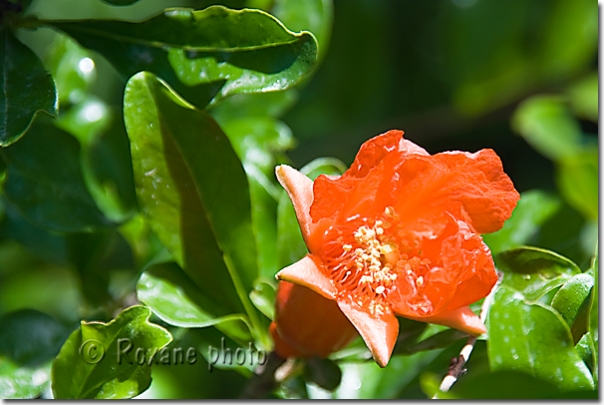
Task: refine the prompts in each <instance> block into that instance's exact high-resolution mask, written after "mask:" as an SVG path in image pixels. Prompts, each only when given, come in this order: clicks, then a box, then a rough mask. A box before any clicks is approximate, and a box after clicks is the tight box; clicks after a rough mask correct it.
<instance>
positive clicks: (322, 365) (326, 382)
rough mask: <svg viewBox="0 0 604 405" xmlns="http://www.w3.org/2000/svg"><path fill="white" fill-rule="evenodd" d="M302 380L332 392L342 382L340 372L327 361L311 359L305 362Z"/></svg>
mask: <svg viewBox="0 0 604 405" xmlns="http://www.w3.org/2000/svg"><path fill="white" fill-rule="evenodd" d="M304 379H305V380H306V381H309V382H313V383H315V384H317V385H318V386H319V387H321V388H324V389H326V390H328V391H333V390H335V389H336V388H337V387H338V385H340V382H341V381H342V370H340V367H339V366H338V365H337V364H336V363H334V362H333V361H331V360H329V359H321V358H318V357H311V358H309V359H307V360H306V361H305V367H304Z"/></svg>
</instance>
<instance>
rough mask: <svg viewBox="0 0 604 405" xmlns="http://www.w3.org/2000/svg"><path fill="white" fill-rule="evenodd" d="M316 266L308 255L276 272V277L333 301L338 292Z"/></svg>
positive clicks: (314, 261)
mask: <svg viewBox="0 0 604 405" xmlns="http://www.w3.org/2000/svg"><path fill="white" fill-rule="evenodd" d="M318 266H319V265H318V264H317V260H316V259H314V258H313V257H312V255H310V254H309V255H306V256H304V257H303V258H302V259H300V260H298V261H297V262H295V263H294V264H292V265H290V266H287V267H286V268H284V269H283V270H281V271H280V272H278V273H277V276H276V277H277V279H278V280H284V281H289V282H291V283H294V284H298V285H302V286H305V287H307V288H310V289H311V290H313V291H314V292H316V293H317V294H320V295H322V296H323V297H325V298H327V299H330V300H334V299H335V298H336V294H337V292H338V291H337V289H336V287H335V286H334V285H333V283H332V282H331V280H330V279H329V278H328V277H327V276H326V275H325V274H323V272H322V271H321V270H320V269H319V267H318Z"/></svg>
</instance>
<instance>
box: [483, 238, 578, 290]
mask: <svg viewBox="0 0 604 405" xmlns="http://www.w3.org/2000/svg"><path fill="white" fill-rule="evenodd" d="M495 263H496V265H497V268H498V269H499V270H501V271H503V273H504V274H503V281H502V284H503V285H505V286H507V287H510V288H512V289H514V290H516V291H519V292H521V293H522V294H523V295H524V296H525V297H526V299H527V300H530V301H535V300H537V299H539V297H541V296H543V295H544V294H546V293H547V292H548V291H551V290H553V289H554V288H556V287H558V286H560V285H562V284H564V283H565V282H566V281H568V280H569V279H570V278H571V277H572V276H574V275H575V274H579V273H580V272H581V270H580V269H579V268H578V267H577V265H576V264H574V263H573V262H571V261H570V260H568V259H567V258H565V257H563V256H560V255H558V254H556V253H554V252H551V251H548V250H545V249H540V248H535V247H521V248H516V249H512V250H507V251H505V252H501V253H499V254H497V255H496V256H495Z"/></svg>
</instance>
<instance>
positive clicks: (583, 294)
mask: <svg viewBox="0 0 604 405" xmlns="http://www.w3.org/2000/svg"><path fill="white" fill-rule="evenodd" d="M593 285H594V279H593V276H592V275H590V274H586V273H581V274H577V275H576V276H574V277H572V278H571V279H570V280H568V281H567V282H566V283H564V285H563V286H562V287H561V288H560V289H559V290H558V292H556V295H554V298H553V299H552V303H551V306H552V308H553V309H555V310H556V311H558V312H559V313H560V315H561V316H562V319H564V320H565V321H566V324H567V325H568V326H569V327H572V326H573V323H574V322H575V319H576V318H577V315H578V313H579V309H581V306H582V305H583V302H585V300H586V299H588V298H589V297H590V293H591V289H592V287H593Z"/></svg>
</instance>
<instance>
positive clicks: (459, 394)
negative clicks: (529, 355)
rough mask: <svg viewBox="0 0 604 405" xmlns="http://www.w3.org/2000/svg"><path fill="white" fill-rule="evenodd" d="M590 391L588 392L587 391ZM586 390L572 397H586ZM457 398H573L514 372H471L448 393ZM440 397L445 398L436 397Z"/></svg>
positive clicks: (542, 382)
mask: <svg viewBox="0 0 604 405" xmlns="http://www.w3.org/2000/svg"><path fill="white" fill-rule="evenodd" d="M588 392H589V391H588ZM585 393H586V392H585V391H582V392H576V391H575V392H573V393H572V395H575V396H574V398H589V397H586V396H585V395H586V394H585ZM447 394H449V395H452V396H454V397H455V398H457V399H555V398H573V396H572V395H569V394H570V393H568V394H565V393H561V392H560V389H559V388H558V387H557V385H556V384H553V383H552V382H550V381H548V380H546V379H543V378H537V377H535V376H533V375H531V374H529V373H526V372H520V371H516V370H497V371H493V372H486V373H480V374H478V373H470V374H469V375H468V376H465V377H464V378H461V379H460V380H459V382H458V383H456V384H455V385H454V386H453V388H452V389H451V391H450V392H449V393H447ZM439 397H440V398H444V396H441V395H439Z"/></svg>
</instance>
